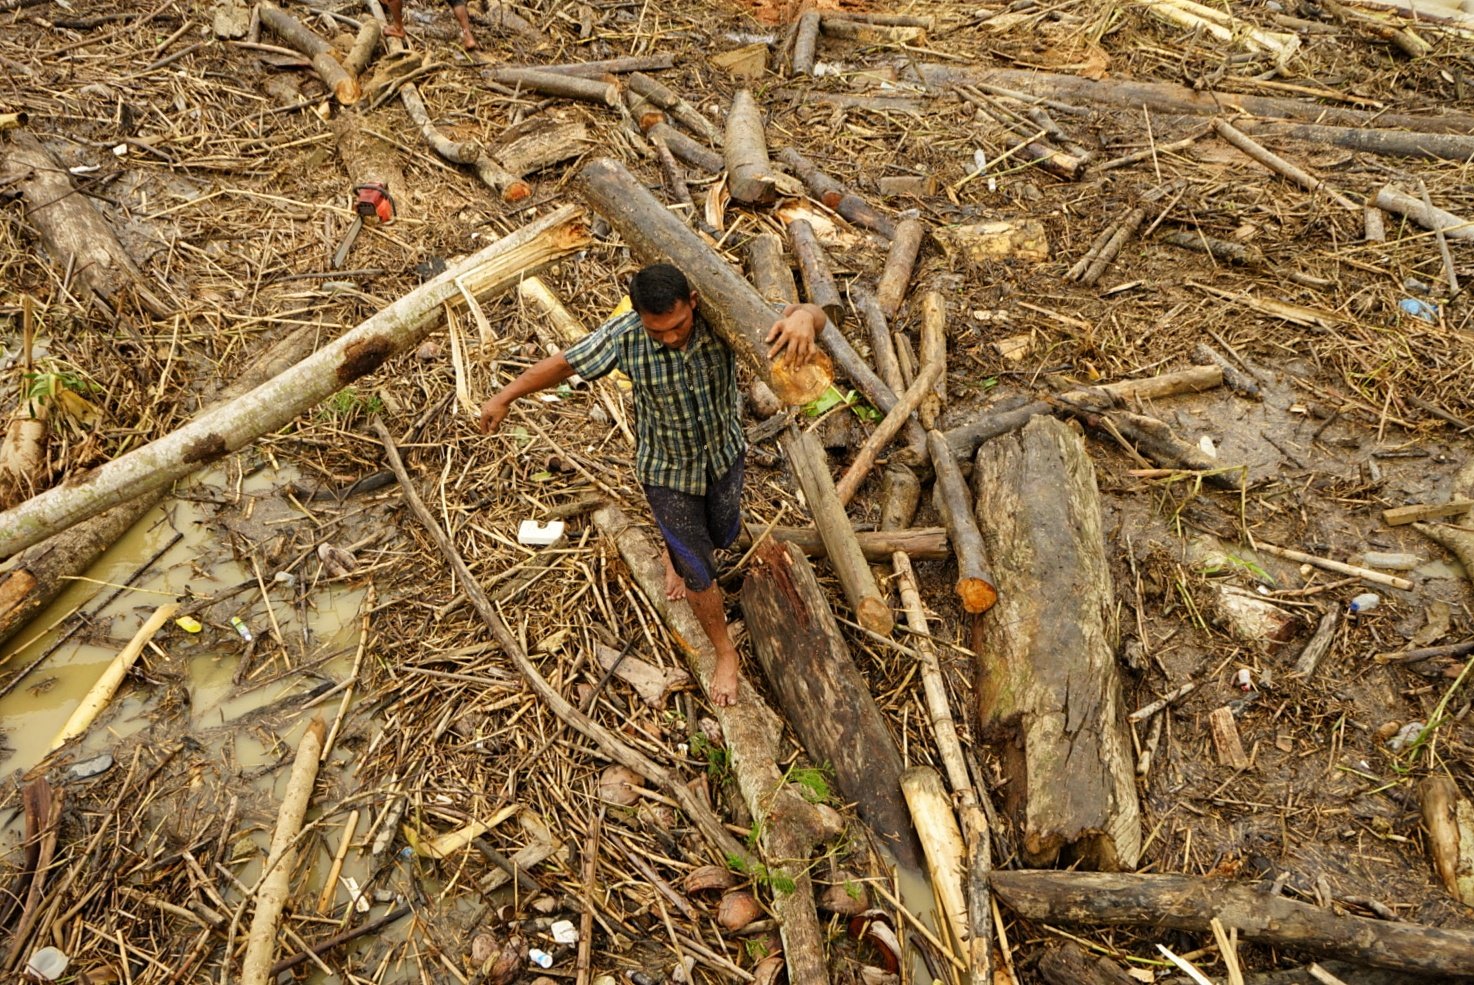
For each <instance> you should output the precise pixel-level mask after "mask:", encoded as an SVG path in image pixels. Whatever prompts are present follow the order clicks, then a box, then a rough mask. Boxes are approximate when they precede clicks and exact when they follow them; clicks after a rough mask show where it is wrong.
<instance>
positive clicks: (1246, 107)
mask: <svg viewBox="0 0 1474 985" xmlns="http://www.w3.org/2000/svg"><path fill="white" fill-rule="evenodd" d="M919 70H920V72H921V74H922V77H923V78H924V79H925V80H926V81H927V83H928V84H931V85H947V84H955V83H958V82H961V83H963V84H976V83H978V82H983V83H986V84H990V85H998V86H1007V87H1011V88H1013V89H1018V90H1021V91H1023V92H1027V93H1031V94H1034V95H1048V96H1054V97H1057V98H1062V99H1065V100H1070V101H1082V100H1083V101H1085V102H1090V103H1095V104H1096V105H1101V106H1120V107H1123V108H1127V109H1131V110H1134V111H1136V112H1140V111H1141V108H1142V106H1145V107H1146V108H1147V109H1149V110H1152V111H1154V112H1159V113H1176V114H1179V115H1182V114H1195V115H1199V116H1220V115H1223V114H1225V113H1232V112H1234V111H1236V110H1237V111H1239V112H1240V113H1242V114H1243V115H1245V116H1251V117H1259V118H1262V119H1282V120H1304V121H1306V122H1309V123H1318V124H1322V125H1325V124H1330V125H1334V126H1347V127H1355V126H1367V125H1371V126H1383V127H1403V128H1405V129H1408V130H1417V131H1421V132H1423V133H1450V134H1468V133H1474V116H1471V115H1470V114H1468V113H1440V114H1439V115H1437V116H1409V115H1405V114H1398V113H1383V112H1380V111H1378V112H1369V111H1367V110H1357V109H1348V108H1346V107H1344V106H1330V105H1327V104H1325V103H1317V102H1312V101H1311V100H1308V99H1283V98H1277V97H1273V96H1248V95H1240V94H1238V93H1232V92H1220V91H1217V90H1195V89H1188V88H1186V87H1184V86H1179V85H1173V84H1171V83H1167V82H1136V81H1128V80H1122V79H1106V80H1102V81H1099V82H1097V81H1094V80H1091V79H1087V78H1084V77H1081V76H1075V75H1062V74H1059V73H1055V72H1036V71H1033V70H1032V69H1031V70H1028V71H1024V70H1020V69H971V68H959V67H956V66H952V65H930V64H924V65H921V66H919Z"/></svg>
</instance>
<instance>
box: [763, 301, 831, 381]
mask: <svg viewBox="0 0 1474 985" xmlns="http://www.w3.org/2000/svg"><path fill="white" fill-rule="evenodd" d="M827 320H828V319H827V318H826V317H825V315H824V309H823V308H821V307H819V306H818V305H816V304H790V305H789V306H788V307H786V308H784V309H783V317H782V318H780V319H778V321H776V322H774V323H773V327H772V328H770V329H769V330H768V337H767V339H766V340H765V341H767V342H771V343H772V347H771V348H769V349H768V358H769V359H777V358H779V356H780V355H786V356H787V357H788V361H789V363H790V364H792V365H794V366H803V365H805V364H806V363H808V362H809V360H811V359H813V358H814V351H815V350H814V339H815V338H816V337H817V336H818V334H819V332H820V331H822V330H823V328H824V323H825V322H826V321H827Z"/></svg>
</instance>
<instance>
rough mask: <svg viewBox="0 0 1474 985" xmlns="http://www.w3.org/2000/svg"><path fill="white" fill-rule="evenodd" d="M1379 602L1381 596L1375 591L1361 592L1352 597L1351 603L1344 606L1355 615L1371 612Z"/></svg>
mask: <svg viewBox="0 0 1474 985" xmlns="http://www.w3.org/2000/svg"><path fill="white" fill-rule="evenodd" d="M1381 604H1382V596H1380V595H1378V594H1377V593H1376V592H1363V593H1361V594H1360V595H1358V596H1357V597H1356V598H1354V599H1352V600H1351V604H1350V605H1348V606H1347V607H1346V608H1347V611H1349V612H1350V613H1351V614H1352V615H1353V616H1355V615H1359V614H1360V613H1363V612H1371V611H1372V610H1373V609H1375V608H1376V607H1377V606H1379V605H1381Z"/></svg>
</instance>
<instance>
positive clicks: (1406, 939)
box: [991, 871, 1474, 978]
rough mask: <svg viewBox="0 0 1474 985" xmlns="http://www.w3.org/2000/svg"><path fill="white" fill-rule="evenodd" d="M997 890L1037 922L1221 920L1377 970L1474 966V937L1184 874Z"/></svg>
mask: <svg viewBox="0 0 1474 985" xmlns="http://www.w3.org/2000/svg"><path fill="white" fill-rule="evenodd" d="M991 882H992V884H993V891H994V892H995V893H997V894H998V897H999V899H1001V900H1002V901H1003V902H1004V903H1005V904H1007V906H1008V907H1009V908H1010V909H1011V910H1013V911H1014V912H1015V913H1017V914H1019V915H1020V916H1022V917H1024V918H1026V919H1029V920H1044V921H1048V922H1050V923H1078V924H1089V925H1100V924H1105V925H1111V926H1138V927H1154V928H1158V929H1161V928H1170V929H1173V930H1186V931H1189V932H1193V933H1202V932H1205V931H1207V930H1209V929H1210V924H1211V922H1212V920H1213V918H1214V917H1217V918H1218V919H1219V920H1221V921H1222V922H1223V925H1224V927H1225V928H1237V929H1238V932H1239V939H1240V940H1248V941H1257V942H1263V943H1267V944H1273V945H1275V946H1279V947H1304V948H1309V949H1313V950H1318V951H1326V952H1329V953H1334V954H1336V955H1337V956H1338V957H1342V958H1349V959H1352V960H1355V961H1359V962H1362V963H1364V964H1369V965H1372V966H1374V967H1377V968H1393V969H1397V970H1401V971H1411V972H1418V973H1420V974H1425V975H1444V976H1448V977H1449V978H1457V977H1460V976H1466V975H1468V974H1469V969H1470V968H1474V933H1470V932H1469V931H1466V930H1451V929H1446V928H1443V927H1425V926H1422V925H1420V924H1414V923H1398V922H1395V921H1391V920H1370V919H1367V918H1365V917H1352V916H1340V915H1338V914H1336V913H1334V912H1332V911H1330V910H1324V909H1321V908H1320V907H1318V906H1312V905H1311V904H1309V903H1300V902H1296V901H1294V900H1290V899H1286V898H1285V897H1283V896H1271V895H1269V894H1268V893H1266V892H1263V891H1262V890H1260V889H1258V888H1257V887H1256V886H1254V885H1248V884H1244V883H1235V882H1230V881H1229V880H1226V879H1213V878H1203V877H1199V876H1178V875H1129V874H1125V873H1098V872H1023V871H1020V872H995V873H993V877H992V880H991Z"/></svg>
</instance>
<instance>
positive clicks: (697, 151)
mask: <svg viewBox="0 0 1474 985" xmlns="http://www.w3.org/2000/svg"><path fill="white" fill-rule="evenodd" d="M645 136H647V137H659V138H660V139H661V140H664V141H665V143H666V146H668V147H669V148H670V151H671V153H672V154H674V155H675V156H676V157H679V158H680V159H681V160H683V161H685V162H686V163H687V164H689V165H691V166H692V167H697V168H700V169H701V170H703V171H705V172H707V173H709V174H720V173H721V171H722V168H725V167H726V166H727V162H726V161H724V160H723V159H722V155H720V154H718V153H717V152H716V151H714V150H712V149H711V148H710V147H707V146H706V145H705V144H703V143H701V142H699V141H696V140H692V139H691V138H690V137H688V136H686V135H685V134H684V133H682V132H681V131H679V130H677V129H676V128H675V127H673V126H671V125H670V124H669V123H656V124H655V125H653V126H651V127H650V128H649V129H648V130H646V131H645Z"/></svg>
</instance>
